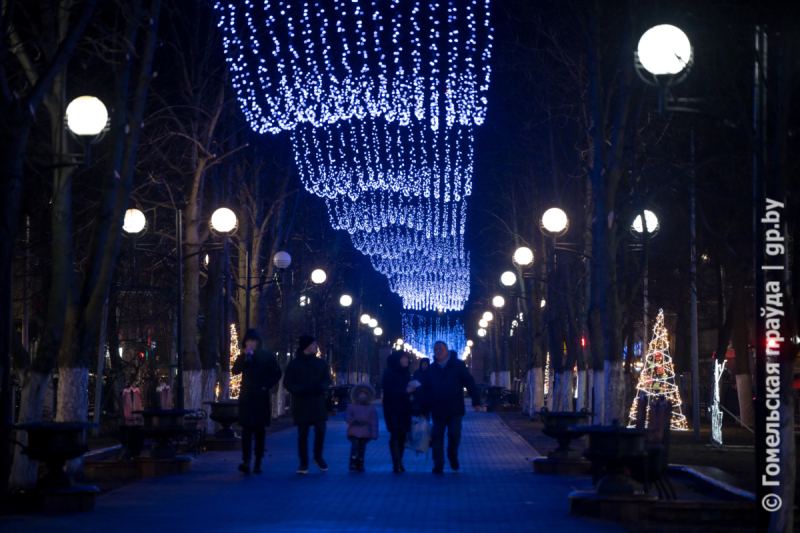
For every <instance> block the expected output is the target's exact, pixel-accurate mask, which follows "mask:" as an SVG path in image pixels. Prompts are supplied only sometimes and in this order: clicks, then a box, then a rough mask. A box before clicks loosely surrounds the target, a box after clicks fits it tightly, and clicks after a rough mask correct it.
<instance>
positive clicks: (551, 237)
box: [539, 207, 569, 410]
mask: <svg viewBox="0 0 800 533" xmlns="http://www.w3.org/2000/svg"><path fill="white" fill-rule="evenodd" d="M539 229H540V230H541V232H542V233H543V234H544V236H545V238H546V240H547V241H548V244H549V247H550V252H549V253H548V254H547V301H548V302H550V303H551V305H549V306H548V307H547V338H548V348H549V350H548V351H549V352H550V360H551V361H554V362H556V361H557V364H558V368H560V365H561V361H562V358H561V356H560V355H559V354H561V353H563V349H562V348H561V346H559V344H560V343H559V342H558V338H557V334H556V307H557V306H555V305H552V303H553V302H555V301H556V298H555V295H556V291H555V262H556V250H557V249H558V248H557V246H556V239H557V238H558V237H560V236H562V235H564V234H565V233H566V232H567V230H568V229H569V218H567V214H566V213H565V212H564V211H562V210H561V209H559V208H557V207H551V208H550V209H548V210H547V211H545V212H544V214H543V215H542V218H541V219H540V220H539ZM553 390H554V389H553V387H552V386H551V387H550V394H553ZM554 408H555V409H556V410H559V409H560V406H556V407H554Z"/></svg>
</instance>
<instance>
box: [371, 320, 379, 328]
mask: <svg viewBox="0 0 800 533" xmlns="http://www.w3.org/2000/svg"><path fill="white" fill-rule="evenodd" d="M369 327H371V328H376V327H378V320H377V319H375V318H372V319H370V321H369Z"/></svg>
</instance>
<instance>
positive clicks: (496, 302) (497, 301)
mask: <svg viewBox="0 0 800 533" xmlns="http://www.w3.org/2000/svg"><path fill="white" fill-rule="evenodd" d="M492 305H493V306H495V307H497V308H498V309H500V308H501V307H503V306H504V305H506V299H505V298H503V297H502V296H495V297H494V298H492Z"/></svg>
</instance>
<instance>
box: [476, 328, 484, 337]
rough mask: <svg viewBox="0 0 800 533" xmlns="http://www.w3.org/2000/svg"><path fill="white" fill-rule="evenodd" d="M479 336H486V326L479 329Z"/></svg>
mask: <svg viewBox="0 0 800 533" xmlns="http://www.w3.org/2000/svg"><path fill="white" fill-rule="evenodd" d="M478 336H479V337H485V336H486V330H485V329H484V328H481V329H479V330H478Z"/></svg>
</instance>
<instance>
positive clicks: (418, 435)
mask: <svg viewBox="0 0 800 533" xmlns="http://www.w3.org/2000/svg"><path fill="white" fill-rule="evenodd" d="M430 446H431V423H430V422H428V419H427V418H425V417H424V416H418V417H416V418H415V419H414V420H413V421H412V422H411V433H409V435H408V438H407V439H406V448H408V449H409V450H414V451H415V452H417V453H427V451H428V448H430Z"/></svg>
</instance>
